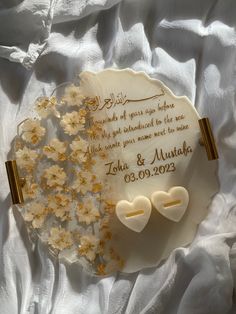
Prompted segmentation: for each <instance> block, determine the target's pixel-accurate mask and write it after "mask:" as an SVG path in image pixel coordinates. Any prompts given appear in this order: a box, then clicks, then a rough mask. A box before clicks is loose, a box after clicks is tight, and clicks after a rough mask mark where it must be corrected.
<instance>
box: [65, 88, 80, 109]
mask: <svg viewBox="0 0 236 314" xmlns="http://www.w3.org/2000/svg"><path fill="white" fill-rule="evenodd" d="M84 98H85V97H84V96H83V94H82V93H81V89H80V87H79V86H75V85H74V84H71V85H69V86H67V87H66V88H65V93H64V97H63V101H64V102H66V104H67V106H81V105H82V103H83V100H84Z"/></svg>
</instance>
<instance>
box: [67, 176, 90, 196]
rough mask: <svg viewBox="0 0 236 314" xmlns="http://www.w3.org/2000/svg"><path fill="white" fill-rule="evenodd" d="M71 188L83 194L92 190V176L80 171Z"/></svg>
mask: <svg viewBox="0 0 236 314" xmlns="http://www.w3.org/2000/svg"><path fill="white" fill-rule="evenodd" d="M72 188H73V189H74V190H76V191H77V192H80V193H82V194H85V193H87V192H89V191H92V189H93V175H92V174H91V173H90V172H87V171H81V172H80V173H79V174H78V175H77V178H76V179H75V181H74V183H73V185H72Z"/></svg>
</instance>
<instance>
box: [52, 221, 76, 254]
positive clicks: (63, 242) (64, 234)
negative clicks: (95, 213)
mask: <svg viewBox="0 0 236 314" xmlns="http://www.w3.org/2000/svg"><path fill="white" fill-rule="evenodd" d="M48 243H49V244H50V245H51V246H52V247H53V248H55V249H57V250H59V251H62V250H64V249H67V248H70V247H71V246H72V245H73V239H72V235H71V232H69V231H66V230H65V229H64V228H56V227H53V228H51V230H50V236H49V238H48Z"/></svg>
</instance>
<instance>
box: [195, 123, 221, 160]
mask: <svg viewBox="0 0 236 314" xmlns="http://www.w3.org/2000/svg"><path fill="white" fill-rule="evenodd" d="M198 122H199V126H200V130H201V134H202V138H201V140H200V143H201V142H202V143H203V145H204V146H205V149H206V153H207V158H208V160H215V159H218V158H219V155H218V151H217V147H216V143H215V139H214V136H213V132H212V129H211V124H210V121H209V119H208V118H202V119H200V120H198Z"/></svg>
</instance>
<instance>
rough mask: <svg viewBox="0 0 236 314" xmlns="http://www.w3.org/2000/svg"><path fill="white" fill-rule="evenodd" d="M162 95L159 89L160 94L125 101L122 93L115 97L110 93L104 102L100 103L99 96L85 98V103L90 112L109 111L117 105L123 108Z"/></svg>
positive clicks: (125, 98)
mask: <svg viewBox="0 0 236 314" xmlns="http://www.w3.org/2000/svg"><path fill="white" fill-rule="evenodd" d="M164 95H165V91H164V90H163V89H161V93H160V94H155V95H153V96H150V97H147V98H140V99H127V96H126V95H124V94H123V93H122V92H120V93H118V94H117V95H115V94H114V93H110V97H109V98H105V99H104V101H101V97H100V96H95V97H87V98H86V100H85V101H86V104H87V106H88V108H89V110H90V111H97V110H103V109H104V108H105V109H111V108H114V107H116V106H117V105H121V106H124V105H125V104H127V103H133V102H141V101H146V100H151V99H156V98H159V97H162V96H164Z"/></svg>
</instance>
